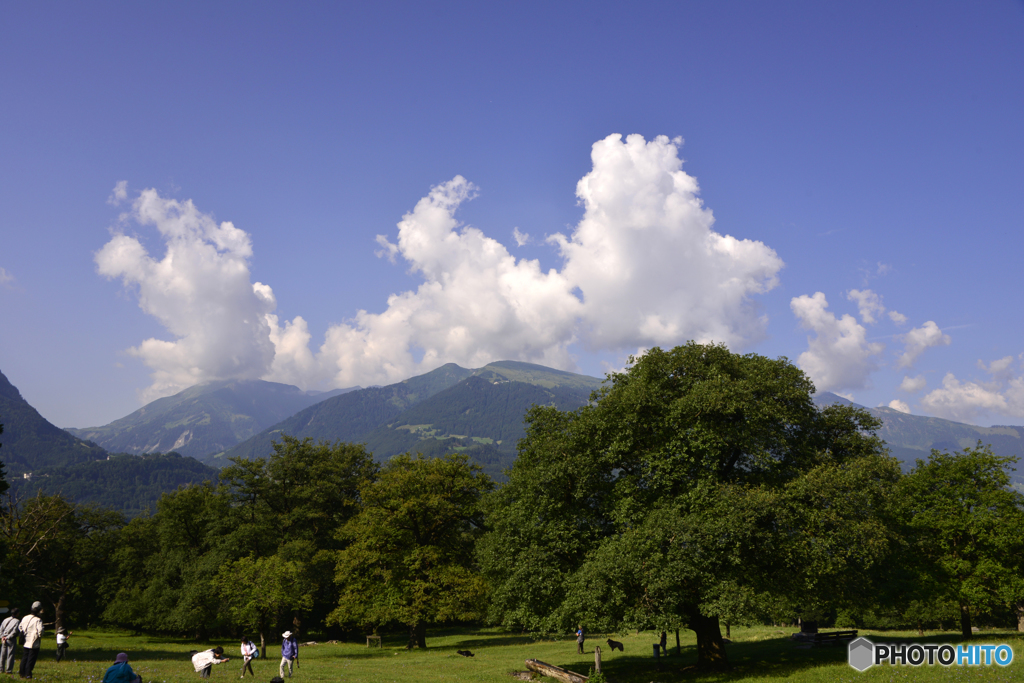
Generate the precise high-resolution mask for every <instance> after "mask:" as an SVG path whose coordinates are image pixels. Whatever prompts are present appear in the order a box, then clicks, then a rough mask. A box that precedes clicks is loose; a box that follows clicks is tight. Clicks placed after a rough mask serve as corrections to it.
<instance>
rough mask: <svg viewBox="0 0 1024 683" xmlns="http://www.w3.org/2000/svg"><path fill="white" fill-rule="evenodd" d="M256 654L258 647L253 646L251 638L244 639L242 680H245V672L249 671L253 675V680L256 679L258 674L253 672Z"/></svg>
mask: <svg viewBox="0 0 1024 683" xmlns="http://www.w3.org/2000/svg"><path fill="white" fill-rule="evenodd" d="M255 652H256V645H254V644H253V642H252V641H251V640H249V637H248V636H246V637H244V638H242V676H241V677H242V678H245V670H246V669H248V670H249V673H251V674H252V677H253V678H256V674H255V673H254V672H253V670H252V664H251V663H250V662H252V656H253V653H255Z"/></svg>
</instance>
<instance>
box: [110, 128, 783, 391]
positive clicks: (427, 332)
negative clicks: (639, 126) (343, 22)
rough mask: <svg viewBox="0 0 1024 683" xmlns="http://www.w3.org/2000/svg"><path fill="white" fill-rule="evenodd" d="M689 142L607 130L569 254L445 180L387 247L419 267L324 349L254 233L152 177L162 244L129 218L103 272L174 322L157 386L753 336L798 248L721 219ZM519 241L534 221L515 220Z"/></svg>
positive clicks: (540, 357)
mask: <svg viewBox="0 0 1024 683" xmlns="http://www.w3.org/2000/svg"><path fill="white" fill-rule="evenodd" d="M680 143H681V141H680V140H678V139H676V140H670V139H668V138H667V137H657V138H655V139H653V140H651V141H647V140H645V139H644V138H643V137H642V136H639V135H631V136H628V137H627V138H625V139H623V138H622V136H620V135H611V136H609V137H607V138H605V139H604V140H601V141H599V142H597V143H595V144H594V146H593V150H592V154H591V158H592V161H593V170H592V171H591V172H590V173H588V174H587V175H586V176H584V177H583V178H582V179H581V180H580V181H579V184H578V186H577V196H578V198H579V200H580V203H581V204H582V206H583V207H584V215H583V218H582V219H581V220H580V222H579V224H578V225H577V226H576V227H575V229H574V230H573V231H572V232H571V234H569V235H564V234H561V233H555V234H553V235H551V236H550V237H549V238H548V239H547V243H548V244H550V245H553V246H554V247H555V248H556V249H557V251H558V254H559V255H560V256H561V258H562V266H561V268H560V269H559V268H551V269H548V270H546V271H545V270H543V269H542V268H541V266H540V263H539V261H537V260H528V259H518V260H517V259H516V258H515V257H514V256H512V255H511V254H510V253H509V251H508V250H507V249H506V248H505V246H503V245H502V244H501V243H500V242H498V241H497V240H495V239H493V238H491V237H488V236H487V235H486V234H485V233H484V232H483V231H482V230H480V229H478V228H476V227H473V226H467V225H463V224H461V223H460V222H459V221H458V219H457V218H456V212H457V210H458V208H459V206H460V205H461V204H462V203H463V202H465V201H468V200H469V199H471V198H473V197H474V196H475V194H476V188H475V187H474V186H473V184H472V183H470V182H469V181H468V180H466V179H465V178H462V177H461V176H456V177H455V178H454V179H452V180H450V181H448V182H445V183H442V184H440V185H437V186H435V187H434V188H432V189H431V190H430V192H429V193H428V194H427V196H425V197H424V198H422V199H421V200H420V201H419V202H418V203H417V204H416V206H415V207H414V208H413V209H412V210H411V211H409V212H408V213H406V214H405V215H404V216H403V217H402V220H401V222H399V223H398V230H397V235H396V236H394V237H389V236H387V235H379V236H378V237H377V243H378V245H379V249H378V250H377V251H376V253H377V255H378V256H380V257H384V258H388V259H389V260H391V261H393V262H394V261H397V260H398V259H399V258H400V259H401V260H402V261H404V262H405V264H406V265H407V266H408V269H409V272H410V273H412V274H414V275H416V276H418V277H419V278H420V283H419V285H418V286H417V287H416V288H415V289H412V290H408V291H403V292H398V293H395V294H392V295H391V296H390V297H389V298H388V299H387V302H386V306H385V307H384V308H383V310H381V311H380V312H371V311H369V310H360V311H358V312H357V313H356V314H355V315H354V316H352V317H351V318H350V319H347V320H343V321H342V322H340V323H336V324H334V325H332V326H330V328H329V329H328V332H327V334H326V337H325V339H324V341H323V343H322V344H321V345H320V346H319V348H318V349H316V350H315V351H314V350H312V349H311V347H310V343H311V341H312V340H311V337H310V333H309V330H308V325H307V323H306V321H305V320H304V319H303V318H301V317H296V318H294V319H293V320H291V321H283V322H282V321H280V320H279V319H278V317H277V314H276V313H275V306H276V304H275V300H274V295H273V291H272V290H271V288H270V287H269V286H267V285H263V284H260V283H255V284H252V283H251V278H250V274H249V269H248V259H249V257H250V255H251V246H250V242H249V237H248V235H247V234H246V233H245V232H243V231H241V230H238V229H237V228H235V227H234V226H233V225H231V224H230V223H221V224H220V225H218V224H217V223H216V222H215V221H214V220H213V219H212V218H210V217H209V216H207V215H204V214H202V213H200V212H199V211H198V210H196V209H195V207H194V206H193V205H192V204H191V202H177V201H174V200H170V199H163V198H161V197H159V196H158V195H157V193H156V192H155V191H153V190H147V191H145V192H143V193H142V194H141V195H140V197H139V199H138V200H137V201H136V202H135V203H134V204H133V208H132V212H131V214H130V216H131V217H132V218H134V220H135V221H136V222H137V223H138V224H140V225H155V226H156V227H157V229H158V230H159V232H160V233H161V235H162V236H163V238H164V240H165V241H166V243H167V253H166V254H165V255H164V257H163V258H162V259H160V260H157V259H154V258H153V257H151V256H150V255H149V254H148V253H147V252H146V251H145V249H144V248H143V247H142V244H141V243H140V242H139V240H138V239H137V238H135V237H132V236H128V235H125V234H122V233H119V234H117V235H115V236H114V238H113V239H112V240H111V241H110V243H108V244H107V245H106V246H105V247H103V249H101V250H100V252H99V253H98V254H97V257H96V260H97V263H98V265H99V269H100V272H101V273H102V274H104V275H106V276H107V277H111V278H113V277H120V278H122V279H123V280H124V282H125V283H126V284H127V285H131V286H135V287H137V288H138V292H139V303H140V306H141V307H142V308H143V310H145V311H146V312H147V313H150V314H152V315H154V316H156V317H157V318H158V319H159V320H160V321H161V322H162V323H163V324H164V326H165V327H166V328H167V330H168V332H170V333H171V335H173V336H174V337H175V339H174V340H173V341H162V340H157V339H149V340H146V341H144V342H143V343H142V344H141V345H139V346H138V347H136V348H134V349H132V350H131V351H132V353H134V354H135V355H137V356H139V357H140V358H142V359H143V361H144V362H146V363H147V364H148V365H149V366H150V367H152V368H153V369H154V385H153V386H152V387H151V388H150V390H149V392H148V394H147V396H156V395H162V394H166V393H170V392H171V391H172V389H173V390H177V389H180V388H182V387H183V386H188V385H189V384H192V383H195V382H197V381H202V380H205V379H212V378H214V377H229V376H230V377H236V376H249V377H263V378H266V379H273V380H276V381H283V382H290V383H293V384H298V385H299V386H304V387H305V386H311V385H314V384H316V385H318V386H327V385H332V386H351V385H353V384H362V385H366V384H376V383H386V382H393V381H397V380H400V379H404V378H406V377H409V376H411V375H414V374H418V373H421V372H426V371H429V370H431V369H433V368H436V367H438V366H440V365H442V364H444V363H447V362H455V363H458V364H460V365H463V366H466V367H479V366H481V365H484V364H486V363H488V362H491V361H494V360H501V359H513V360H526V361H533V362H538V363H543V364H546V365H551V366H554V367H560V368H566V369H572V368H573V367H574V361H573V358H572V354H571V351H570V346H571V345H573V344H577V343H578V344H581V345H583V346H584V347H585V348H587V349H590V350H605V351H616V352H621V351H624V350H626V349H636V348H649V347H652V346H655V345H662V346H669V345H676V344H679V343H683V342H685V341H687V340H690V339H695V340H698V341H703V342H710V341H716V342H724V343H727V344H729V345H730V346H731V347H734V348H743V347H748V346H749V345H751V344H753V343H754V342H756V341H758V340H759V339H761V338H762V337H763V336H764V328H765V323H766V319H765V317H764V316H763V315H762V314H761V313H760V311H759V309H758V306H757V304H756V301H755V299H754V297H755V296H756V295H758V294H761V293H764V292H767V291H768V290H770V289H772V288H773V287H774V286H775V285H776V284H777V282H778V273H779V271H780V270H781V268H782V267H783V262H782V260H781V259H780V258H779V257H778V255H777V254H776V253H775V251H774V250H772V249H771V248H769V247H768V246H766V245H764V244H763V243H761V242H757V241H753V240H740V239H736V238H734V237H731V236H729V235H723V234H720V233H718V232H716V231H715V230H714V229H713V224H714V217H713V215H712V213H711V211H710V210H709V209H707V208H706V207H705V206H704V205H703V203H702V202H701V200H700V198H699V196H698V192H699V188H698V185H697V181H696V180H695V179H694V178H693V177H692V176H689V175H687V174H686V173H685V172H683V170H682V160H681V159H680V157H679V145H680ZM513 236H514V237H515V239H516V242H517V244H523V243H525V242H526V240H528V239H529V236H528V235H526V234H525V233H522V232H520V231H519V230H518V229H516V231H514V233H513Z"/></svg>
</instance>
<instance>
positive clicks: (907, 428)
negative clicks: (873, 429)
mask: <svg viewBox="0 0 1024 683" xmlns="http://www.w3.org/2000/svg"><path fill="white" fill-rule="evenodd" d="M814 402H815V404H817V405H818V406H826V405H831V404H833V403H841V404H843V405H852V406H855V407H857V408H862V409H864V410H866V411H868V412H869V413H871V414H872V415H874V416H875V417H877V418H879V419H880V420H881V421H882V428H881V429H879V430H878V436H879V437H880V438H881V439H882V440H883V441H885V442H886V445H888V447H889V452H890V453H892V455H893V456H894V457H896V459H898V460H899V461H900V462H901V463H903V465H904V469H910V468H911V467H913V466H914V464H915V461H916V460H918V459H921V460H926V459H927V458H928V455H929V453H931V450H932V449H933V448H934V449H937V450H940V451H949V452H953V451H958V450H962V449H964V448H969V447H973V446H976V445H977V443H978V441H979V440H980V441H981V442H982V443H983V444H991V445H992V450H993V451H994V452H995V453H998V454H999V455H1011V456H1016V457H1019V458H1021V461H1022V464H1021V465H1019V466H1018V471H1017V472H1016V473H1014V475H1013V478H1014V481H1015V482H1016V483H1018V484H1020V485H1022V486H1024V475H1022V471H1024V427H1012V426H994V427H975V426H974V425H969V424H964V423H962V422H953V421H952V420H944V419H942V418H939V417H926V416H924V415H911V414H909V413H904V412H900V411H899V410H894V409H892V408H888V407H885V406H879V407H877V408H867V407H865V406H862V405H859V404H857V403H854V402H853V401H850V400H849V399H846V398H843V397H842V396H839V395H837V394H833V393H831V392H828V391H825V392H820V393H817V394H815V395H814Z"/></svg>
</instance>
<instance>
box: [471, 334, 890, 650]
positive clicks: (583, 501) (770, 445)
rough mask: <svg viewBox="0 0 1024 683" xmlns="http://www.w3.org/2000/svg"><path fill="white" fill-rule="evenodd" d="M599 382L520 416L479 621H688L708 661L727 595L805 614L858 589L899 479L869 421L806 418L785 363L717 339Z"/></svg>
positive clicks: (544, 627) (805, 393) (496, 514)
mask: <svg viewBox="0 0 1024 683" xmlns="http://www.w3.org/2000/svg"><path fill="white" fill-rule="evenodd" d="M609 379H610V386H608V387H607V388H605V389H603V390H602V391H601V392H600V393H599V401H598V402H596V404H590V405H587V406H584V407H582V408H580V409H578V410H576V411H574V412H570V413H564V412H561V411H558V410H556V409H553V408H544V407H537V408H534V409H533V410H532V411H531V412H530V413H529V416H528V428H527V438H526V439H525V440H524V441H523V442H521V444H520V447H519V458H518V460H517V461H516V463H515V465H513V467H512V470H511V472H510V480H509V483H508V484H507V485H506V486H504V487H502V489H501V490H499V491H498V492H497V493H496V494H495V495H494V496H493V497H492V499H491V500H490V501H489V504H488V519H489V520H491V524H492V526H493V531H491V532H490V533H489V534H488V535H487V536H486V537H485V539H483V541H482V542H481V544H480V549H479V552H480V560H481V563H482V565H483V567H484V569H485V571H486V575H487V576H488V578H489V579H490V581H491V584H492V590H493V593H492V610H491V617H492V618H493V619H495V620H497V621H500V622H501V623H503V624H504V625H505V626H507V627H519V628H527V629H531V630H541V631H564V630H566V629H568V628H570V627H571V626H572V625H573V624H575V623H577V622H579V621H583V622H584V623H586V624H587V625H588V626H589V628H591V629H611V628H625V627H650V626H655V627H657V628H659V629H669V628H675V627H678V626H687V627H689V628H691V629H693V630H695V631H696V632H697V641H698V661H699V662H700V663H702V664H714V663H716V662H719V663H720V662H724V658H725V655H724V649H723V648H722V645H721V635H720V632H719V630H718V617H719V615H722V614H725V613H726V612H729V611H730V610H733V609H735V608H736V601H735V599H734V598H736V597H738V596H746V597H744V598H743V600H741V602H743V601H748V600H749V601H753V600H754V599H755V598H757V599H759V600H760V599H761V598H760V597H759V596H762V595H764V594H782V595H787V594H799V596H800V598H801V599H803V600H805V601H806V602H807V603H811V604H813V605H814V606H815V607H816V606H818V605H824V604H829V603H834V602H837V601H838V602H842V601H845V600H852V599H855V598H856V597H857V596H858V595H860V594H861V593H862V592H863V585H864V583H865V579H866V578H868V577H872V576H874V575H875V573H876V570H877V568H878V567H879V566H880V565H881V564H882V563H883V560H884V559H885V558H886V557H887V556H888V554H889V553H890V552H891V550H892V541H893V539H892V536H891V534H889V533H888V526H887V523H886V521H885V519H886V515H890V514H891V513H890V509H889V508H890V506H889V502H890V495H889V493H890V490H891V488H892V486H893V484H894V482H895V481H896V480H897V479H898V477H899V470H898V467H897V466H896V464H895V462H893V461H892V460H890V459H888V458H885V457H883V456H882V444H881V442H880V441H879V440H878V439H877V438H875V437H873V436H871V435H870V432H871V431H872V430H874V429H876V428H877V426H878V422H877V420H875V419H873V418H872V417H871V416H870V415H868V414H866V413H865V412H863V411H858V410H856V409H853V408H850V407H845V406H834V407H829V408H826V409H825V410H821V411H819V410H818V409H816V408H815V406H814V404H813V402H812V401H811V397H810V394H811V392H812V390H813V387H812V385H811V383H810V381H809V380H808V379H807V378H806V377H805V376H804V375H803V373H802V372H800V370H799V369H797V368H796V367H794V366H792V365H791V364H790V363H789V362H788V361H786V360H785V359H780V360H771V359H768V358H764V357H760V356H756V355H746V356H739V355H736V354H732V353H730V352H729V351H728V350H727V349H725V348H724V347H722V346H702V345H698V344H688V345H686V346H683V347H678V348H676V349H673V350H672V351H668V352H666V351H662V350H661V349H652V350H651V351H650V352H648V353H647V354H645V355H644V356H643V357H642V358H639V359H633V361H632V366H631V367H630V368H629V369H628V370H627V371H626V372H625V373H619V374H613V375H611V376H610V378H609ZM844 544H852V547H846V546H845V545H844ZM730 605H732V606H730ZM809 606H810V605H806V607H809Z"/></svg>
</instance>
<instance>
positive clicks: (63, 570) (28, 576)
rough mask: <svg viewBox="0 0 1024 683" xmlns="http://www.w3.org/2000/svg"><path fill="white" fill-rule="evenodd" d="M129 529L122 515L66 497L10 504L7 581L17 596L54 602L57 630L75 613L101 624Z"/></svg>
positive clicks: (4, 526)
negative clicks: (106, 591) (112, 567)
mask: <svg viewBox="0 0 1024 683" xmlns="http://www.w3.org/2000/svg"><path fill="white" fill-rule="evenodd" d="M124 523H125V522H124V518H123V517H122V515H121V514H120V513H118V512H115V511H113V510H105V509H102V508H96V507H89V506H76V505H74V504H72V503H70V502H69V501H67V500H65V499H64V498H62V497H61V496H44V495H42V494H38V495H36V496H35V497H34V498H31V499H29V500H28V501H25V502H24V503H23V504H18V503H17V502H15V501H13V500H11V499H9V500H8V505H6V506H5V507H4V509H3V513H2V515H0V532H2V533H3V535H4V537H5V540H6V542H7V544H8V546H9V548H10V556H9V557H8V561H7V562H6V563H5V565H4V575H5V578H6V579H7V580H8V582H9V584H8V586H9V588H10V590H11V592H12V593H13V594H14V595H16V596H18V597H19V598H20V599H22V600H24V601H26V602H28V601H31V600H34V599H36V598H41V599H42V600H44V601H46V602H49V603H50V605H51V607H52V609H53V615H54V619H55V624H56V628H61V627H62V626H65V625H66V622H67V618H68V614H69V611H74V612H75V613H76V614H78V615H79V616H80V617H82V618H83V619H89V617H90V616H91V617H93V618H95V617H96V616H98V613H97V612H96V610H97V609H98V604H99V590H100V587H101V585H102V583H103V580H104V578H105V576H106V574H107V571H108V565H107V558H108V557H109V556H110V554H111V553H112V551H113V550H114V548H115V547H116V545H117V538H118V531H119V530H120V528H121V527H122V526H124Z"/></svg>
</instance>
